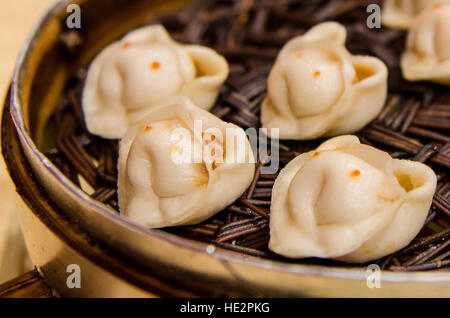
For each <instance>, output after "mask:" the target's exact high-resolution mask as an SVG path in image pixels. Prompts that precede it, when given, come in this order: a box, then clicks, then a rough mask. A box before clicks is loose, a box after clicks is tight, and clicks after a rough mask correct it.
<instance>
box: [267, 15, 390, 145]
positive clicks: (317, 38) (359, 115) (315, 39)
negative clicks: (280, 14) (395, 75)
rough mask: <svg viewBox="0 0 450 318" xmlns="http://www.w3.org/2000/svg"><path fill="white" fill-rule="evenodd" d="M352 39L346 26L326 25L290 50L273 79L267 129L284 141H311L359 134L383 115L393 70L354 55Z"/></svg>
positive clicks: (295, 42)
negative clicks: (276, 131) (348, 41)
mask: <svg viewBox="0 0 450 318" xmlns="http://www.w3.org/2000/svg"><path fill="white" fill-rule="evenodd" d="M346 36H347V32H346V29H345V27H344V26H342V25H341V24H339V23H336V22H325V23H322V24H319V25H317V26H315V27H313V28H312V29H311V30H309V31H308V32H307V33H305V34H304V35H302V36H299V37H296V38H294V39H292V40H291V41H289V42H288V43H287V44H286V45H285V46H284V48H283V49H282V50H281V52H280V54H279V56H278V58H277V60H276V62H275V65H274V67H273V68H272V70H271V72H270V74H269V79H268V95H267V98H266V99H265V101H264V102H263V105H262V110H261V122H262V125H263V127H265V128H278V129H279V136H280V138H281V139H296V140H306V139H314V138H318V137H323V136H336V135H340V134H345V133H351V132H355V131H357V130H360V129H361V128H363V127H364V126H365V125H366V124H368V123H369V122H370V121H372V120H373V119H374V118H375V117H376V116H377V115H378V114H379V112H380V111H381V109H382V108H383V106H384V104H385V101H386V96H387V77H388V71H387V67H386V66H385V64H384V63H383V62H382V61H381V60H379V59H377V58H375V57H370V56H353V55H351V54H350V53H349V52H348V51H347V49H346V48H345V40H346ZM269 133H270V129H269Z"/></svg>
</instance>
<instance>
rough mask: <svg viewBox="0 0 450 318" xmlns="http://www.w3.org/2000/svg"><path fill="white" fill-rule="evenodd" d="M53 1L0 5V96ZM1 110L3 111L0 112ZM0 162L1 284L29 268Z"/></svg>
mask: <svg viewBox="0 0 450 318" xmlns="http://www.w3.org/2000/svg"><path fill="white" fill-rule="evenodd" d="M53 2H55V0H19V1H5V0H3V1H0V94H1V97H2V102H1V106H0V108H1V109H2V108H3V100H4V98H5V95H6V92H7V90H8V86H9V81H10V79H11V76H12V73H13V69H14V64H15V61H16V58H17V55H18V53H19V50H20V47H21V45H22V43H23V42H24V40H25V38H26V37H27V35H28V33H29V32H30V30H31V28H32V26H33V24H34V23H35V22H36V21H37V20H38V19H39V17H40V16H41V15H42V13H43V12H44V11H45V9H46V8H47V7H48V6H50V5H51V4H52V3H53ZM2 110H3V109H2ZM5 169H6V168H5V164H4V162H3V158H2V159H1V160H0V284H1V283H3V282H5V281H7V280H9V279H12V278H14V277H17V276H19V275H20V274H22V273H23V272H25V271H28V270H30V269H31V268H32V265H31V262H30V261H29V259H28V256H27V252H26V249H25V245H24V242H23V237H22V233H21V231H20V225H19V221H18V218H17V210H18V209H25V208H26V207H25V205H24V204H23V203H22V201H21V200H20V198H19V196H18V195H17V194H16V192H15V189H14V187H13V185H12V182H11V180H10V179H9V176H8V174H7V172H6V170H5Z"/></svg>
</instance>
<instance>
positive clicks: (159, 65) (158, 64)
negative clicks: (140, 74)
mask: <svg viewBox="0 0 450 318" xmlns="http://www.w3.org/2000/svg"><path fill="white" fill-rule="evenodd" d="M150 67H151V68H152V69H153V70H157V69H159V68H160V67H161V64H160V63H159V62H157V61H154V62H152V63H151V64H150Z"/></svg>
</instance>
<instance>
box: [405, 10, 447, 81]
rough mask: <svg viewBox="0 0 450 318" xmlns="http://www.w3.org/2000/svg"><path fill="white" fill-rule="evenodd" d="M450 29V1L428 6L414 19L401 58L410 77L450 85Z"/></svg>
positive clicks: (407, 76) (407, 75)
mask: <svg viewBox="0 0 450 318" xmlns="http://www.w3.org/2000/svg"><path fill="white" fill-rule="evenodd" d="M449 31H450V4H447V5H437V6H435V7H433V8H431V9H428V10H426V11H425V12H424V13H423V14H422V15H420V16H419V17H418V18H417V19H416V20H415V21H414V24H413V26H412V27H411V30H410V31H409V34H408V38H407V43H406V51H405V53H404V54H403V56H402V60H401V67H402V72H403V76H404V77H405V78H406V79H407V80H410V81H419V80H426V81H433V82H436V83H440V84H445V85H450V33H449Z"/></svg>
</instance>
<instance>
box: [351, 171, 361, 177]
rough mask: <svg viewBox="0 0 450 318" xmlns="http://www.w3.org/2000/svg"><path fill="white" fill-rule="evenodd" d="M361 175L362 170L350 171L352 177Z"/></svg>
mask: <svg viewBox="0 0 450 318" xmlns="http://www.w3.org/2000/svg"><path fill="white" fill-rule="evenodd" d="M360 175H361V171H359V170H353V171H352V172H351V173H350V177H352V178H358V177H359V176H360Z"/></svg>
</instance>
